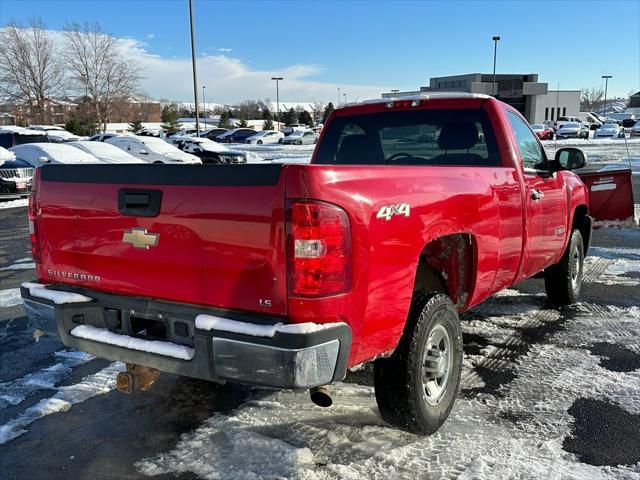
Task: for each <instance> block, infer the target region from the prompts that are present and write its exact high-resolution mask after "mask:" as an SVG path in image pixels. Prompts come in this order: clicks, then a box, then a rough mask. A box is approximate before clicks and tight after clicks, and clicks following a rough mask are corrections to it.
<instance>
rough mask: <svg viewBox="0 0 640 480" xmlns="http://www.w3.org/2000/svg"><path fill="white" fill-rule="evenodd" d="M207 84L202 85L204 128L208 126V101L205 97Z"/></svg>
mask: <svg viewBox="0 0 640 480" xmlns="http://www.w3.org/2000/svg"><path fill="white" fill-rule="evenodd" d="M205 88H207V86H206V85H202V116H203V118H204V128H205V129H206V128H207V101H206V100H205V99H204V89H205Z"/></svg>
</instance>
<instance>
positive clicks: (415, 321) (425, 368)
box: [374, 293, 462, 435]
mask: <svg viewBox="0 0 640 480" xmlns="http://www.w3.org/2000/svg"><path fill="white" fill-rule="evenodd" d="M461 369H462V331H461V329H460V320H459V319H458V313H457V311H456V309H455V307H454V306H453V304H452V303H451V300H450V299H449V297H447V296H446V295H443V294H434V293H422V294H418V295H416V297H415V298H414V300H413V302H412V304H411V308H410V311H409V317H408V318H407V325H406V326H405V332H404V334H403V336H402V339H401V340H400V343H399V344H398V347H397V348H396V351H395V352H394V353H393V355H392V356H391V357H389V358H382V359H379V360H376V362H375V364H374V385H375V394H376V401H377V403H378V409H379V410H380V415H382V418H383V419H384V420H386V421H387V422H389V423H390V424H392V425H393V426H395V427H397V428H400V429H402V430H406V431H409V432H412V433H417V434H421V435H430V434H432V433H434V432H435V431H436V430H438V428H440V426H441V425H442V424H443V423H444V421H445V420H446V419H447V417H448V416H449V412H450V411H451V408H452V407H453V404H454V402H455V399H456V395H457V393H458V387H459V385H460V375H461Z"/></svg>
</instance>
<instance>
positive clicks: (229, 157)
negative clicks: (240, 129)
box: [176, 137, 247, 163]
mask: <svg viewBox="0 0 640 480" xmlns="http://www.w3.org/2000/svg"><path fill="white" fill-rule="evenodd" d="M176 145H177V147H178V148H180V149H181V150H182V151H183V152H187V153H192V154H194V155H196V156H197V157H199V158H200V160H202V163H247V156H246V155H245V154H244V153H243V152H236V151H234V150H230V149H229V148H227V147H225V146H224V145H220V144H219V143H218V142H214V141H213V140H209V139H208V138H202V137H192V138H184V139H182V140H179V141H178V142H177V143H176Z"/></svg>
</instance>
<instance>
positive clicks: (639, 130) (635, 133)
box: [630, 121, 640, 137]
mask: <svg viewBox="0 0 640 480" xmlns="http://www.w3.org/2000/svg"><path fill="white" fill-rule="evenodd" d="M630 133H631V136H632V137H640V121H639V122H637V123H636V124H635V125H634V126H633V127H631V132H630Z"/></svg>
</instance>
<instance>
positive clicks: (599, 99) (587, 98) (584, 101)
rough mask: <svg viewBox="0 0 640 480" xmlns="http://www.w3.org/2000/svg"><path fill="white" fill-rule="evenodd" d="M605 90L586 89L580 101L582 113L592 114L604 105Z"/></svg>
mask: <svg viewBox="0 0 640 480" xmlns="http://www.w3.org/2000/svg"><path fill="white" fill-rule="evenodd" d="M603 100H604V90H602V89H601V88H585V89H584V90H582V97H581V99H580V111H582V112H591V111H593V110H598V109H599V108H600V107H602V105H603Z"/></svg>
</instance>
